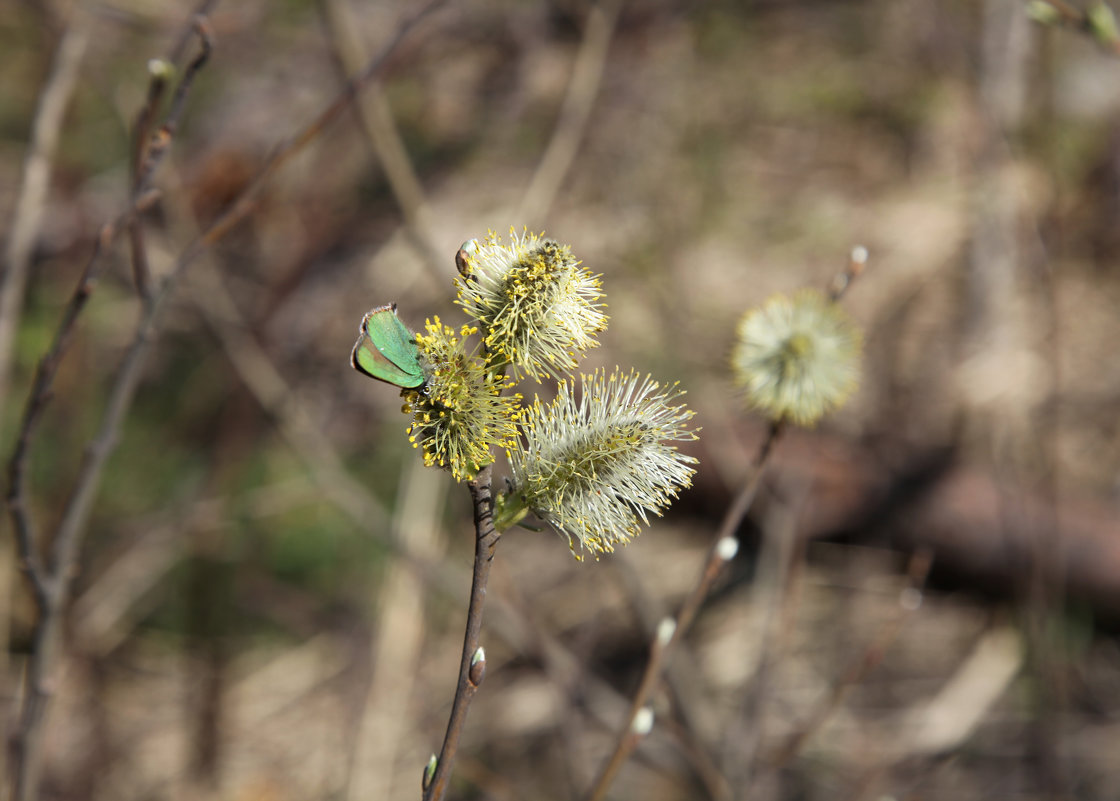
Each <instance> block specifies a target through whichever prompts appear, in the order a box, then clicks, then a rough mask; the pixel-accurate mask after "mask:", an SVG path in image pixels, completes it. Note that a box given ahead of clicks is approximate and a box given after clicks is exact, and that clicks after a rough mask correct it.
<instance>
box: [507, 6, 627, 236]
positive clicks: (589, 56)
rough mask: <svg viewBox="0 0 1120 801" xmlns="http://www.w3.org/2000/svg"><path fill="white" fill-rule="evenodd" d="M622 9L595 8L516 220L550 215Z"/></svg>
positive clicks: (529, 221)
mask: <svg viewBox="0 0 1120 801" xmlns="http://www.w3.org/2000/svg"><path fill="white" fill-rule="evenodd" d="M621 8H622V0H605V2H603V3H592V4H591V8H590V10H589V11H588V15H587V27H586V30H585V32H584V37H583V43H582V44H581V45H580V49H579V53H578V54H577V55H576V63H575V67H574V68H573V69H572V79H571V82H570V83H569V84H568V93H567V95H566V96H565V97H564V104H563V106H562V107H561V109H560V117H559V119H558V121H557V123H556V127H555V128H554V129H553V133H552V139H551V140H550V141H549V143H548V147H547V148H546V149H545V152H544V155H543V156H542V157H541V161H540V164H539V165H538V166H537V170H536V172H535V173H534V174H533V179H532V181H530V183H529V188H528V189H526V190H525V195H524V197H523V198H522V199H521V206H520V208H519V209H518V210H517V214H516V219H519V220H522V221H524V222H525V223H526V224H528V225H533V224H534V223H535V222H536V221H539V220H540V219H541V218H543V217H544V215H545V214H546V213H547V212H548V209H549V208H550V207H551V206H552V202H553V201H554V200H555V199H556V194H557V192H559V191H560V185H561V184H562V183H563V182H564V178H565V176H567V174H568V170H569V169H571V166H572V162H573V161H574V160H575V157H576V152H577V151H578V150H579V143H580V141H581V140H582V139H583V134H584V131H586V130H587V121H588V120H589V119H590V117H591V107H592V106H593V105H594V103H595V98H596V96H598V94H599V84H600V83H601V82H602V80H603V68H604V66H605V65H606V61H607V51H608V49H609V48H610V43H611V36H612V35H613V34H614V27H615V23H616V22H617V21H618V14H619V11H620V10H621Z"/></svg>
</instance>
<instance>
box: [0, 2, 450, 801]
mask: <svg viewBox="0 0 1120 801" xmlns="http://www.w3.org/2000/svg"><path fill="white" fill-rule="evenodd" d="M441 3H442V0H433V2H431V3H429V4H427V5H425V6H423V7H422V8H421V9H420V10H419V11H417V12H416V13H415V14H413V16H412V17H410V18H408V19H406V20H405V21H403V22H402V23H401V24H400V26H399V27H398V29H397V31H396V32H395V34H394V35H393V36H392V37H391V38H390V40H389V41H388V42H387V43H386V45H385V46H384V47H383V48H382V49H381V51H380V52H379V53H378V55H377V56H376V57H375V58H374V59H372V60H371V62H370V63H369V64H368V65H367V66H366V68H365V69H364V70H363V71H362V73H360V74H359V75H358V76H356V77H355V78H353V79H352V80H351V81H350V82H349V83H348V84H347V85H346V87H345V89H344V90H343V91H342V92H341V93H340V95H339V96H338V98H337V99H336V100H335V101H334V102H333V103H331V105H330V106H328V107H327V108H326V109H325V110H324V111H323V112H322V113H321V114H320V115H319V116H318V117H317V118H316V119H315V120H313V121H312V123H311V124H310V125H308V126H307V127H305V128H304V129H303V130H302V131H300V132H299V133H298V134H297V135H296V136H295V137H293V138H292V139H290V140H288V141H287V142H285V143H283V144H281V145H280V146H279V147H278V148H277V149H276V151H274V153H273V155H272V157H271V158H270V159H269V160H268V161H267V162H266V164H265V165H264V167H263V168H262V169H261V171H260V172H259V173H258V175H257V177H256V179H255V180H254V181H253V182H252V183H251V184H250V185H249V186H248V187H247V188H246V190H245V191H244V192H243V193H242V195H241V196H240V197H239V199H238V201H237V202H235V203H234V204H233V206H232V207H231V208H230V209H229V210H227V212H226V213H225V214H223V215H222V216H221V217H219V218H218V220H216V221H215V222H214V223H213V224H212V225H211V227H210V228H209V229H208V230H207V231H206V232H204V233H203V234H202V235H201V236H200V237H199V238H198V239H197V240H195V241H194V242H193V243H191V244H190V245H189V246H188V247H187V248H186V249H185V250H184V251H183V253H182V254H181V255H180V257H179V259H178V260H177V261H176V262H175V264H174V266H173V267H172V270H171V272H170V274H169V275H168V276H167V278H165V279H164V281H163V283H162V284H161V285H160V287H159V289H158V290H157V291H156V292H154V293H153V294H152V295H151V296H150V297H148V298H145V302H144V303H143V306H142V310H141V317H140V320H139V322H138V324H137V328H136V333H135V335H134V337H133V341H132V344H131V345H130V346H129V348H128V350H127V352H126V355H125V357H124V359H123V361H122V363H121V367H120V369H119V370H118V372H117V375H116V377H115V379H114V382H113V385H112V389H111V390H110V397H109V400H108V403H107V405H106V409H105V411H104V413H103V415H102V418H101V424H100V426H99V428H98V433H97V435H96V437H95V438H94V440H93V441H92V442H91V443H90V445H89V446H88V447H87V449H86V453H85V455H84V457H83V460H82V464H81V467H80V469H79V474H78V477H77V479H76V481H75V485H74V489H73V491H72V494H71V496H70V498H69V500H68V502H67V504H66V507H65V510H64V512H63V516H62V519H61V521H60V523H59V526H58V529H57V531H56V533H55V537H54V545H53V548H52V558H51V560H50V574H49V575H47V574H45V573H43V566H42V563H41V560H39V559H38V558H37V556H36V555H35V548H34V543H35V536H34V533H33V530H32V528H31V521H30V517H29V514H28V512H27V509H26V501H25V498H24V487H23V476H24V473H25V471H26V459H27V454H28V452H29V449H30V445H31V441H32V434H33V432H34V430H35V429H36V427H37V423H38V420H39V418H40V417H41V415H42V412H43V410H44V409H45V407H46V404H47V402H48V400H49V396H50V389H51V385H52V383H53V378H54V374H55V372H56V371H57V368H58V364H59V363H60V362H61V359H62V357H63V355H64V354H65V350H66V346H67V345H68V342H69V339H70V334H71V333H72V331H73V327H74V323H75V321H76V319H77V316H78V314H79V313H80V311H81V310H82V308H83V307H84V305H85V302H86V300H87V299H88V297H89V294H90V292H92V289H93V285H94V283H95V281H96V275H97V266H98V261H99V256H100V255H101V253H102V252H103V251H104V250H106V249H108V247H109V246H110V244H111V243H112V241H113V239H114V238H115V237H116V234H117V233H118V232H119V231H120V230H121V228H122V227H123V226H126V225H127V224H128V223H129V222H130V220H131V218H132V216H133V215H135V214H139V213H141V212H142V211H144V210H145V209H146V208H148V207H149V205H150V203H152V202H154V200H155V193H153V192H147V193H145V194H143V195H141V197H140V198H138V199H137V200H136V201H135V202H134V203H133V204H132V207H131V208H130V209H129V211H128V212H126V213H125V214H124V215H122V217H121V218H120V219H119V220H118V221H116V223H110V224H108V225H107V226H105V228H103V229H102V232H101V234H102V235H101V236H100V237H99V238H98V243H97V247H96V248H95V250H94V254H93V256H92V257H91V259H90V261H89V263H88V264H87V267H86V270H85V271H84V272H83V275H82V278H81V280H80V281H79V284H78V288H77V289H76V290H75V293H74V296H73V298H72V300H71V303H70V304H69V305H68V307H67V310H66V312H65V313H64V317H63V322H62V324H61V325H60V328H59V331H58V334H57V335H56V338H55V344H54V345H53V346H52V349H51V351H50V352H48V354H47V356H46V357H44V359H43V361H42V362H40V367H39V371H38V373H37V378H36V381H35V385H34V386H33V389H32V392H31V395H30V397H29V399H28V403H27V407H26V409H25V413H24V423H23V426H22V428H21V431H20V435H19V442H18V444H17V447H16V452H15V454H14V455H13V457H12V461H11V463H10V484H9V493H8V498H9V508H10V512H11V515H12V518H13V521H14V523H15V526H16V529H17V536H16V541H17V547H18V548H19V549H20V550H21V563H22V565H23V567H24V570H25V572H26V573H27V575H28V576H29V579H30V583H31V586H32V591H33V593H34V595H35V597H36V603H37V604H39V605H40V610H41V616H40V621H39V625H38V626H37V628H36V632H35V638H34V642H33V646H32V655H31V658H30V660H29V665H28V669H27V673H26V679H25V686H26V692H25V696H24V705H23V713H22V720H21V724H20V729H19V731H18V732H17V733H16V737H15V753H16V760H17V761H16V770H15V771H14V774H15V776H14V780H15V786H16V792H15V799H16V801H32V799H34V798H35V797H36V795H37V785H38V777H39V760H40V758H41V748H40V740H41V736H42V722H43V719H44V714H45V711H46V707H47V704H48V701H49V697H50V693H51V689H52V688H51V686H50V685H51V678H50V674H51V672H52V671H53V669H54V664H55V661H56V651H57V648H58V644H59V643H58V640H59V634H60V627H61V610H62V607H63V605H64V603H65V599H66V594H67V592H68V590H69V584H70V577H71V573H72V568H73V563H74V559H75V557H76V555H77V550H78V547H79V545H80V541H81V534H82V532H83V531H84V529H85V525H86V522H87V520H88V516H89V512H90V509H91V506H92V502H93V498H94V495H95V493H96V491H97V488H98V487H99V485H100V478H101V473H102V470H103V468H104V465H105V462H106V460H107V459H108V457H109V454H110V453H111V452H112V451H113V448H114V446H115V444H116V441H117V439H118V436H119V432H120V427H121V423H122V421H123V419H124V416H125V414H126V413H127V411H128V409H129V408H130V407H131V404H132V400H133V397H134V396H135V392H136V389H137V387H138V385H139V381H140V375H141V373H142V370H143V367H144V364H145V361H146V357H147V353H148V349H149V346H150V344H151V342H152V339H153V337H154V334H155V330H156V327H157V323H158V320H159V318H160V316H161V314H162V311H163V309H164V308H165V306H166V304H167V301H168V299H169V298H170V296H171V295H172V294H173V291H174V289H175V287H176V285H177V283H178V281H179V280H180V279H181V277H182V275H183V273H184V272H185V271H186V269H187V267H189V266H190V264H191V263H192V262H193V261H194V260H195V259H196V258H197V257H198V256H199V255H201V253H203V252H204V251H205V250H206V249H207V248H208V247H209V246H211V245H212V244H213V243H215V242H217V241H218V240H219V239H220V238H221V237H222V236H224V235H225V234H226V233H227V232H228V231H229V230H231V229H232V228H233V227H234V226H235V225H236V224H237V223H238V222H239V221H240V220H242V219H243V218H244V217H245V216H247V215H248V214H249V212H250V211H251V210H252V208H253V203H252V201H253V198H254V197H255V195H256V193H257V192H259V191H260V189H261V187H262V186H263V185H264V183H265V182H266V180H267V179H268V178H269V177H270V176H271V174H272V173H273V172H274V171H275V170H276V169H278V168H279V167H280V166H281V165H283V164H284V163H286V162H287V161H288V160H290V159H291V158H292V157H293V156H294V155H295V154H296V153H297V152H298V151H300V150H301V149H302V148H303V147H305V146H306V145H307V144H308V143H310V142H311V141H312V140H314V139H315V137H316V136H317V135H318V134H319V133H320V132H321V131H322V130H323V129H324V128H325V127H326V125H327V124H329V123H330V122H331V121H333V120H334V119H335V118H336V117H337V116H338V115H339V114H340V113H341V112H342V111H343V110H344V109H345V108H346V106H347V105H348V104H349V103H350V102H351V101H352V100H353V98H354V97H355V96H356V94H357V92H358V90H359V89H360V88H361V87H362V86H363V85H364V84H365V83H367V82H368V81H369V80H370V79H371V78H373V77H374V76H375V75H376V74H377V72H378V71H379V70H380V68H381V66H382V65H383V64H384V62H385V60H386V58H387V56H388V55H389V53H391V52H392V51H393V49H394V48H395V47H396V46H397V44H398V43H399V42H400V41H401V39H402V38H403V37H404V35H405V34H406V33H407V32H408V31H410V30H411V29H412V27H413V26H414V25H415V24H416V23H417V22H419V21H420V19H421V18H423V17H424V16H425V15H426V14H427V13H429V12H430V11H432V10H434V9H435V8H436V7H437V6H438V5H440V4H441ZM204 38H205V37H204ZM205 46H206V45H205V44H204V47H205ZM196 71H197V70H196ZM193 74H194V73H193V72H190V71H188V74H186V75H184V79H183V80H184V82H187V81H189V80H190V79H191V78H193ZM185 98H186V94H185V92H180V93H178V94H177V97H176V99H175V100H174V101H173V102H172V107H171V110H170V111H169V113H168V117H167V121H168V122H170V123H175V122H177V119H178V116H179V115H180V114H181V112H182V108H183V103H184V101H185ZM173 132H174V125H172V126H171V127H170V128H168V127H166V126H164V127H163V128H161V133H166V134H167V136H166V138H164V137H162V136H161V141H160V143H159V144H160V145H162V146H160V147H154V148H151V149H150V150H149V154H148V157H147V161H148V162H149V163H151V164H152V169H153V170H154V165H155V163H156V162H158V160H159V159H160V158H161V157H162V154H163V153H164V152H166V146H165V145H166V143H169V141H170V138H171V137H170V135H171V134H173ZM145 173H147V174H148V175H150V174H151V171H150V170H147V169H142V170H141V177H142V180H144V175H145ZM36 575H38V578H37V579H36V578H35V576H36Z"/></svg>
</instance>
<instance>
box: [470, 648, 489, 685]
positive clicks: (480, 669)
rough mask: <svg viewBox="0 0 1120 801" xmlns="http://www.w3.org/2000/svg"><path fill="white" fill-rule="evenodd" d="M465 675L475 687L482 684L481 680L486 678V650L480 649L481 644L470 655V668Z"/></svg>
mask: <svg viewBox="0 0 1120 801" xmlns="http://www.w3.org/2000/svg"><path fill="white" fill-rule="evenodd" d="M467 677H468V678H469V679H470V681H471V684H473V685H474V686H475V687H478V685H480V684H482V680H483V679H484V678H486V651H484V650H483V649H482V646H481V645H480V646H478V650H476V651H475V652H474V656H472V657H471V670H470V673H469V674H468V676H467Z"/></svg>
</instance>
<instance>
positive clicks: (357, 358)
mask: <svg viewBox="0 0 1120 801" xmlns="http://www.w3.org/2000/svg"><path fill="white" fill-rule="evenodd" d="M350 363H351V364H352V365H353V366H354V369H355V370H357V371H358V372H359V373H364V374H366V375H368V376H369V377H370V378H376V379H377V380H379V381H385V382H386V383H389V384H394V385H395V386H398V387H403V388H405V389H412V388H414V387H418V386H421V385H422V384H423V383H424V382H425V381H426V380H427V379H426V376H425V375H424V368H423V366H422V365H421V364H420V348H419V347H417V345H416V340H415V339H414V338H413V335H412V332H411V331H409V330H408V328H407V327H406V326H405V324H404V323H402V322H401V321H400V319H399V318H398V317H397V305H396V304H395V303H390V304H388V305H386V306H378V307H377V308H376V309H373V310H371V311H370V312H369V313H367V314H366V316H365V317H363V318H362V326H361V328H360V329H359V331H358V341H357V342H356V343H354V351H353V353H351V355H350Z"/></svg>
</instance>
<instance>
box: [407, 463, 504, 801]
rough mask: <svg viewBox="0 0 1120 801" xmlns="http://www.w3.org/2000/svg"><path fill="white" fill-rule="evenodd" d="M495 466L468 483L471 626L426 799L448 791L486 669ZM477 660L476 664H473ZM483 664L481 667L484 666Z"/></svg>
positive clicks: (494, 541) (494, 537)
mask: <svg viewBox="0 0 1120 801" xmlns="http://www.w3.org/2000/svg"><path fill="white" fill-rule="evenodd" d="M492 470H493V468H492V466H491V465H487V466H486V467H484V468H482V470H480V471H479V472H478V475H477V476H475V477H474V479H473V480H471V481H468V482H467V488H468V489H469V490H470V492H471V500H472V501H473V502H474V531H475V545H474V578H473V580H472V581H471V601H470V606H469V607H468V609H467V629H466V632H465V633H464V634H463V655H462V658H461V659H460V661H459V684H458V686H456V688H455V700H454V701H452V702H451V717H450V718H449V719H448V721H447V732H446V734H444V737H443V748H442V749H440V752H439V761H438V762H437V763H436V769H435V772H434V773H433V774H432V777H431V780H430V781H429V782H428V783H427V786H426V787H425V788H424V801H440V799H442V798H443V795H444V793H445V792H447V782H448V779H449V778H450V777H451V768H452V766H453V765H454V764H455V754H456V752H457V751H458V749H459V737H460V736H461V735H462V733H463V725H464V723H466V720H467V710H468V709H469V708H470V705H471V699H473V698H474V694H475V692H476V691H477V690H478V687H479V685H480V684H481V683H482V679H483V676H484V672H485V661H484V660H483V661H482V662H481V663H478V662H476V661H475V654H476V653H480V651H479V644H478V641H479V632H480V631H481V630H482V607H483V604H485V602H486V585H487V582H488V581H489V579H490V564H491V562H493V560H494V549H495V548H497V546H498V539H499V538H500V537H501V534H499V533H498V531H497V529H495V528H494V503H493V497H492V494H491V487H490V484H491V478H492ZM472 663H473V664H472ZM480 664H481V668H480Z"/></svg>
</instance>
